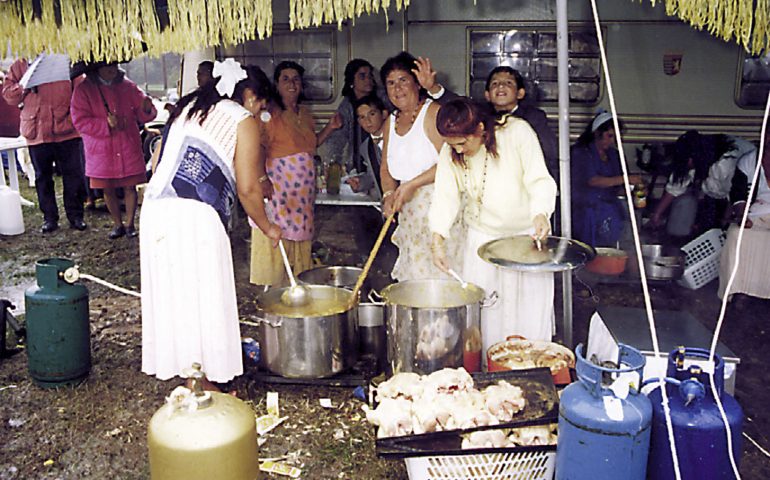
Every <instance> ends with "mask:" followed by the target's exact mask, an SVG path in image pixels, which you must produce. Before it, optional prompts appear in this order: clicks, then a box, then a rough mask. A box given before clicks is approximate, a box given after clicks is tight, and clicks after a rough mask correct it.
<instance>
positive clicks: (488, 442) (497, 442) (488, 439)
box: [462, 430, 513, 450]
mask: <svg viewBox="0 0 770 480" xmlns="http://www.w3.org/2000/svg"><path fill="white" fill-rule="evenodd" d="M512 446H513V444H512V443H511V441H510V440H508V437H507V436H506V435H505V432H504V431H503V430H482V431H480V432H471V433H470V434H468V435H464V436H463V443H462V448H463V450H466V449H469V448H504V447H512Z"/></svg>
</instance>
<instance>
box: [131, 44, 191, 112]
mask: <svg viewBox="0 0 770 480" xmlns="http://www.w3.org/2000/svg"><path fill="white" fill-rule="evenodd" d="M181 67H182V56H181V55H178V54H176V53H165V54H163V55H161V56H159V57H148V56H146V55H144V56H141V57H138V58H135V59H133V60H131V61H130V62H128V63H124V64H121V68H122V69H123V70H125V71H126V76H127V77H128V78H129V79H131V80H132V81H133V82H134V83H136V84H137V85H138V86H139V87H140V88H141V89H142V90H144V91H145V92H147V93H148V94H149V95H152V96H153V97H156V98H161V99H163V100H168V101H170V102H175V101H177V100H178V98H179V93H178V92H179V91H178V88H177V87H178V86H179V78H180V75H181V71H182V68H181Z"/></svg>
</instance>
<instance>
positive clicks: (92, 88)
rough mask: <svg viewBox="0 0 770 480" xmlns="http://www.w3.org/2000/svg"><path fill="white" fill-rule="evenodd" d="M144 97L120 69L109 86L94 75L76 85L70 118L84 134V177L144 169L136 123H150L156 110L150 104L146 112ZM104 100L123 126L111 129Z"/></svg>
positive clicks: (127, 173)
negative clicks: (148, 110)
mask: <svg viewBox="0 0 770 480" xmlns="http://www.w3.org/2000/svg"><path fill="white" fill-rule="evenodd" d="M100 90H101V94H100V93H99V91H100ZM144 99H145V94H144V92H143V91H142V90H141V89H139V87H137V86H136V84H135V83H134V82H132V81H131V80H129V79H127V78H125V77H124V76H123V73H122V72H121V73H120V74H119V76H118V78H116V79H115V81H113V83H112V84H111V85H104V84H102V83H101V82H100V81H99V80H98V78H96V77H95V76H93V77H88V78H86V80H85V81H83V82H82V83H81V84H80V85H78V86H77V87H75V92H74V93H73V94H72V121H73V122H74V123H75V128H77V130H78V132H80V135H81V136H82V137H83V146H84V147H85V151H86V176H88V177H93V178H126V177H130V176H132V175H138V174H140V173H143V172H144V171H145V162H144V152H143V151H142V141H141V136H140V135H139V123H145V122H149V121H150V120H152V119H153V118H155V116H156V115H157V113H158V112H157V111H156V110H155V107H153V108H152V111H151V112H150V113H149V114H148V113H145V111H144V109H143V108H142V103H143V102H144ZM104 102H107V105H108V106H109V109H110V112H112V113H113V114H115V115H116V116H118V117H119V118H122V119H124V124H125V127H124V128H122V129H120V130H110V127H109V125H108V124H107V109H106V108H105V106H104Z"/></svg>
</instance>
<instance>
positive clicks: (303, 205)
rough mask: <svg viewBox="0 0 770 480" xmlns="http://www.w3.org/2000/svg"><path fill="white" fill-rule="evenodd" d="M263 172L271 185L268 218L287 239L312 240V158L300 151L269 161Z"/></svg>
mask: <svg viewBox="0 0 770 480" xmlns="http://www.w3.org/2000/svg"><path fill="white" fill-rule="evenodd" d="M266 170H267V175H268V177H270V181H271V182H272V184H273V198H272V200H270V202H269V203H268V204H267V209H266V210H267V218H269V219H270V221H271V222H273V223H275V224H277V225H278V226H279V227H281V231H282V232H283V238H285V239H287V240H294V241H304V240H312V239H313V207H314V204H315V196H316V190H315V165H314V163H313V156H312V155H310V154H309V153H305V152H302V153H297V154H294V155H288V156H286V157H279V158H271V159H269V160H268V162H267V168H266Z"/></svg>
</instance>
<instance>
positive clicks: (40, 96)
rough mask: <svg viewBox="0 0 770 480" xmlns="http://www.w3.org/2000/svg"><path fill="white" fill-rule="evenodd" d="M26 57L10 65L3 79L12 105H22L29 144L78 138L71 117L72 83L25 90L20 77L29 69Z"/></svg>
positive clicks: (58, 83)
mask: <svg viewBox="0 0 770 480" xmlns="http://www.w3.org/2000/svg"><path fill="white" fill-rule="evenodd" d="M27 67H28V64H27V60H26V59H24V58H20V59H18V60H16V61H15V62H14V63H13V65H11V68H10V70H8V75H7V76H6V77H5V81H3V99H5V101H6V103H8V105H11V106H17V105H20V104H23V108H22V109H21V126H20V130H21V134H22V135H23V136H24V138H26V139H27V144H28V145H39V144H41V143H56V142H63V141H65V140H71V139H73V138H78V137H79V135H78V132H77V131H76V130H75V127H74V126H73V125H72V118H70V98H71V97H72V82H69V81H61V82H53V83H46V84H43V85H38V86H37V87H36V88H34V89H32V90H24V88H22V86H21V85H19V80H21V77H22V76H23V75H24V72H26V71H27Z"/></svg>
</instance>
